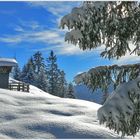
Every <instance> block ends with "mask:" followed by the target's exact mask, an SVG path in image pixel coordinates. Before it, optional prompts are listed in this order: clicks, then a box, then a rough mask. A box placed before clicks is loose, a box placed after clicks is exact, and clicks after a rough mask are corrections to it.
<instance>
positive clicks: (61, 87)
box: [58, 70, 67, 97]
mask: <svg viewBox="0 0 140 140" xmlns="http://www.w3.org/2000/svg"><path fill="white" fill-rule="evenodd" d="M58 79H59V80H58V85H59V97H64V95H65V93H66V90H67V81H66V79H65V72H64V71H63V70H62V71H61V70H60V71H59V78H58Z"/></svg>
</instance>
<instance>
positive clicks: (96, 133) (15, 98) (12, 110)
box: [0, 86, 120, 139]
mask: <svg viewBox="0 0 140 140" xmlns="http://www.w3.org/2000/svg"><path fill="white" fill-rule="evenodd" d="M99 107H100V105H98V104H96V103H93V102H89V101H83V100H78V99H64V98H59V97H55V96H52V95H50V94H48V93H45V92H43V91H41V90H40V89H38V88H36V87H34V86H30V93H24V92H17V91H9V90H4V89H0V138H1V139H2V138H6V139H8V138H32V139H34V138H43V139H46V138H96V139H97V138H120V137H119V136H118V135H117V134H115V133H114V132H113V131H110V130H109V129H107V128H105V127H104V126H100V125H99V123H98V121H97V110H98V108H99Z"/></svg>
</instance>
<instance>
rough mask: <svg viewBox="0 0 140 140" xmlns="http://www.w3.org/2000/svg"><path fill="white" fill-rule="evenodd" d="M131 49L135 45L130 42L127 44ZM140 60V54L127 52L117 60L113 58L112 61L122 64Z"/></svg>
mask: <svg viewBox="0 0 140 140" xmlns="http://www.w3.org/2000/svg"><path fill="white" fill-rule="evenodd" d="M129 46H130V49H131V51H133V49H134V48H135V46H134V45H133V44H132V43H131V42H130V44H129ZM139 62H140V56H137V55H135V54H131V55H130V53H129V52H127V53H126V55H125V56H123V57H121V58H120V59H118V60H113V63H115V64H118V65H122V64H133V63H139Z"/></svg>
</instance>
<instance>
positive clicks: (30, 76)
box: [20, 57, 36, 85]
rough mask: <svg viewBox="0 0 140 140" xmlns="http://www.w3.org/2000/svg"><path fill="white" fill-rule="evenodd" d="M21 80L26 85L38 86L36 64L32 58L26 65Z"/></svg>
mask: <svg viewBox="0 0 140 140" xmlns="http://www.w3.org/2000/svg"><path fill="white" fill-rule="evenodd" d="M20 80H21V81H23V82H25V83H29V84H32V85H36V74H35V72H34V63H33V58H32V57H31V58H30V59H29V60H28V62H27V64H26V65H24V67H23V70H22V72H21V76H20Z"/></svg>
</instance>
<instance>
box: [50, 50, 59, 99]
mask: <svg viewBox="0 0 140 140" xmlns="http://www.w3.org/2000/svg"><path fill="white" fill-rule="evenodd" d="M56 61H57V57H56V55H54V52H53V51H51V52H50V56H49V58H48V59H47V79H48V92H49V93H50V94H53V95H56V96H60V95H59V90H60V87H59V83H60V81H59V76H60V70H59V69H58V66H57V63H56Z"/></svg>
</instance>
